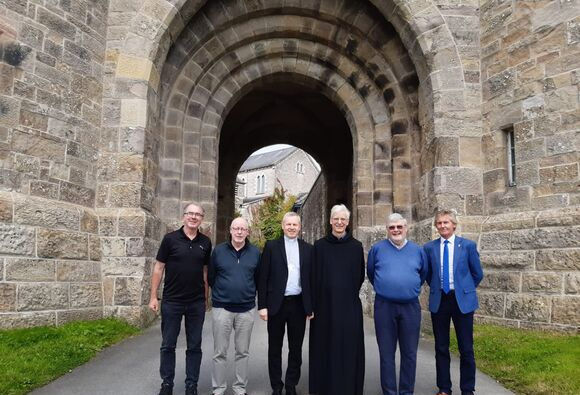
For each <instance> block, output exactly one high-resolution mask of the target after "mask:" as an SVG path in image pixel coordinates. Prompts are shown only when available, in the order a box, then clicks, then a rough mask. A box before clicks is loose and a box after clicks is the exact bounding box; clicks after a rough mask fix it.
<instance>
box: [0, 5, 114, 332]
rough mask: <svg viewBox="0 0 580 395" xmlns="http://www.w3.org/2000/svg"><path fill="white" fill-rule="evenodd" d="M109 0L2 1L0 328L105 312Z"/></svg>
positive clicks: (0, 45)
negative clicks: (101, 157)
mask: <svg viewBox="0 0 580 395" xmlns="http://www.w3.org/2000/svg"><path fill="white" fill-rule="evenodd" d="M107 8H108V2H107V1H91V2H87V1H61V2H57V1H46V2H44V1H40V2H38V1H27V0H2V1H0V191H1V192H0V213H1V214H0V262H1V267H2V271H1V273H2V274H1V276H0V327H2V328H9V327H15V326H30V325H53V324H60V323H63V322H66V321H69V320H73V319H80V318H97V317H102V316H103V297H104V295H103V287H102V275H101V264H100V262H101V256H102V253H101V244H100V239H99V237H98V236H99V229H100V226H99V218H98V216H97V214H96V212H95V209H94V208H95V195H96V184H97V173H98V169H97V166H96V161H97V158H98V154H99V148H100V147H99V137H100V126H101V114H102V91H103V72H104V67H103V62H104V57H105V37H106V19H107Z"/></svg>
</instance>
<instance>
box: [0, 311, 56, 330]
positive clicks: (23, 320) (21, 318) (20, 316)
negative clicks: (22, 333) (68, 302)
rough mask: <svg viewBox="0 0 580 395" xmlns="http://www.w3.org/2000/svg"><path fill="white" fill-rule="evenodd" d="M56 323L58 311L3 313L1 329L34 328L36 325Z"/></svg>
mask: <svg viewBox="0 0 580 395" xmlns="http://www.w3.org/2000/svg"><path fill="white" fill-rule="evenodd" d="M55 324H56V313H55V312H54V311H51V312H42V313H40V312H34V313H12V314H2V319H1V320H0V329H15V328H32V327H35V326H51V325H55Z"/></svg>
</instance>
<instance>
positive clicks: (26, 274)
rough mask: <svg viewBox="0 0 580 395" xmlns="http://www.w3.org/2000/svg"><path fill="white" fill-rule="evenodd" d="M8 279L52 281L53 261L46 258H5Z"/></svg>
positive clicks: (54, 275) (54, 276) (53, 276)
mask: <svg viewBox="0 0 580 395" xmlns="http://www.w3.org/2000/svg"><path fill="white" fill-rule="evenodd" d="M4 271H5V276H6V280H8V281H29V282H30V281H54V280H55V278H56V270H55V262H54V261H51V260H47V259H24V258H6V261H5V266H4Z"/></svg>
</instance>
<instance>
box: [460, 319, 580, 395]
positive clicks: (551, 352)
mask: <svg viewBox="0 0 580 395" xmlns="http://www.w3.org/2000/svg"><path fill="white" fill-rule="evenodd" d="M451 340H452V343H453V344H452V348H453V349H454V350H455V351H456V350H457V344H456V340H455V336H451ZM474 348H475V362H476V364H477V367H478V369H480V370H481V371H482V372H484V373H486V374H487V375H489V376H491V377H493V378H494V379H496V380H497V381H499V382H500V383H502V384H503V385H504V386H505V387H506V388H508V389H510V390H512V391H514V392H515V393H517V394H526V395H527V394H559V395H563V394H574V395H576V394H580V335H570V334H568V335H566V334H559V333H550V332H541V331H531V330H522V329H513V328H504V327H500V326H494V325H475V328H474Z"/></svg>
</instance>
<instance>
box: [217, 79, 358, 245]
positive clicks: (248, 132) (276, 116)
mask: <svg viewBox="0 0 580 395" xmlns="http://www.w3.org/2000/svg"><path fill="white" fill-rule="evenodd" d="M325 92H326V93H327V92H328V89H327V88H325V87H324V86H323V85H321V84H319V83H317V82H316V81H313V80H310V79H309V78H301V77H300V76H297V75H295V74H286V73H280V74H278V75H275V76H271V77H269V78H264V79H261V80H259V81H257V82H256V83H255V84H253V86H252V87H251V90H250V91H249V92H248V93H246V94H245V95H244V96H243V97H241V98H240V100H239V101H238V102H237V103H236V104H235V105H234V106H233V108H232V110H231V111H230V112H229V114H228V115H227V117H226V120H225V122H224V125H223V127H222V131H221V135H220V143H219V149H218V152H219V171H218V179H219V182H218V198H217V215H218V220H217V226H216V239H217V241H221V240H224V239H225V236H226V235H227V227H228V223H229V222H230V221H231V219H232V217H233V215H234V202H233V200H234V185H235V177H236V174H237V172H238V169H239V167H240V166H241V164H242V163H243V161H244V160H245V159H246V158H247V157H248V155H249V154H251V153H252V152H253V151H255V150H256V149H258V148H260V147H262V146H265V145H271V144H277V143H284V144H290V145H293V146H296V147H299V148H301V149H303V150H304V151H306V152H308V153H309V154H310V155H312V156H313V157H314V158H315V159H316V161H318V163H319V164H320V165H321V171H322V172H323V174H324V177H325V180H326V183H325V185H326V193H325V196H326V197H327V199H326V202H325V204H324V207H323V208H322V209H323V210H325V211H328V210H329V209H330V207H331V206H332V205H334V204H338V203H343V204H346V205H347V207H350V208H352V207H353V205H352V203H353V194H352V190H353V188H352V185H353V179H352V168H353V139H352V135H351V131H350V129H349V127H348V124H347V123H346V120H345V118H344V115H343V114H342V113H341V112H340V111H339V109H338V108H337V106H336V105H335V104H334V103H333V102H332V101H331V100H330V99H328V98H327V97H326V96H325V95H324V93H325ZM353 217H356V216H353ZM353 225H355V224H353ZM355 226H356V225H355Z"/></svg>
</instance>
